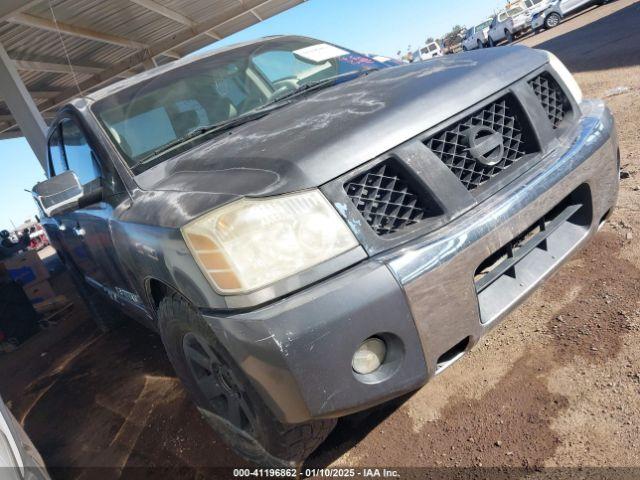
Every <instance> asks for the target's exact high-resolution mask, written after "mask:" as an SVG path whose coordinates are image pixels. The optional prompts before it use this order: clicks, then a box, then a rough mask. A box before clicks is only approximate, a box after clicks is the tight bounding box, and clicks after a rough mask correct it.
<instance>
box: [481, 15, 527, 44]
mask: <svg viewBox="0 0 640 480" xmlns="http://www.w3.org/2000/svg"><path fill="white" fill-rule="evenodd" d="M530 23H531V16H530V15H529V12H528V11H527V9H525V8H522V7H520V6H516V7H513V8H510V9H509V10H503V11H502V12H500V13H498V15H496V16H495V17H494V18H493V21H492V22H491V26H490V27H489V34H488V36H489V38H488V42H489V46H490V47H495V46H496V45H499V44H500V43H501V42H502V41H506V42H507V43H511V42H513V39H514V38H515V37H516V36H517V35H519V34H520V33H522V32H524V31H525V30H527V28H529V24H530Z"/></svg>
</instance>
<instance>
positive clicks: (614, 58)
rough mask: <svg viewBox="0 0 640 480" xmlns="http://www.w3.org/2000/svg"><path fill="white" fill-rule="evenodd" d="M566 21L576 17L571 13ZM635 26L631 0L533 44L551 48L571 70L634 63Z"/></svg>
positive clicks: (637, 60) (638, 35)
mask: <svg viewBox="0 0 640 480" xmlns="http://www.w3.org/2000/svg"><path fill="white" fill-rule="evenodd" d="M570 21H576V22H579V21H580V19H579V18H575V17H574V18H572V19H571V20H570ZM638 26H640V3H635V4H633V5H629V6H628V7H626V8H623V9H621V10H618V11H616V12H614V13H611V14H609V15H607V16H605V17H602V18H600V19H598V20H596V21H594V22H591V23H588V24H586V25H584V26H581V27H579V28H576V29H574V30H571V31H570V32H567V33H565V34H563V35H558V36H557V37H554V38H552V39H551V40H547V41H545V42H543V43H540V44H538V45H536V48H540V49H542V50H549V51H551V52H553V53H554V54H556V55H557V56H558V57H559V58H560V59H561V60H562V61H563V62H565V63H566V65H567V67H568V68H569V70H571V71H572V72H574V73H575V72H585V71H593V70H608V69H612V68H620V67H630V66H635V65H639V64H640V48H638V47H639V46H640V28H638ZM557 28H562V27H557ZM614 49H615V51H612V50H614Z"/></svg>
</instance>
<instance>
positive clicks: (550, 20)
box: [547, 15, 558, 28]
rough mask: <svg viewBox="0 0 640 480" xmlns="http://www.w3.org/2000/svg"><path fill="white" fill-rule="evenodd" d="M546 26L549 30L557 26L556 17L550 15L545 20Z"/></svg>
mask: <svg viewBox="0 0 640 480" xmlns="http://www.w3.org/2000/svg"><path fill="white" fill-rule="evenodd" d="M547 25H548V26H549V27H551V28H553V27H555V26H557V25H558V17H557V16H556V15H551V16H549V17H548V18H547Z"/></svg>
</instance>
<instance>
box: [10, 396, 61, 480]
mask: <svg viewBox="0 0 640 480" xmlns="http://www.w3.org/2000/svg"><path fill="white" fill-rule="evenodd" d="M0 479H2V480H51V478H50V477H49V474H48V473H47V470H46V468H45V466H44V462H43V461H42V457H41V456H40V454H39V453H38V451H37V450H36V447H34V446H33V443H31V440H29V437H28V436H27V434H26V433H25V431H24V430H23V429H22V427H21V426H20V424H19V423H18V421H17V420H16V419H15V417H14V416H13V415H12V414H11V412H10V411H9V409H8V408H7V406H6V405H5V404H4V403H3V401H2V399H1V398H0Z"/></svg>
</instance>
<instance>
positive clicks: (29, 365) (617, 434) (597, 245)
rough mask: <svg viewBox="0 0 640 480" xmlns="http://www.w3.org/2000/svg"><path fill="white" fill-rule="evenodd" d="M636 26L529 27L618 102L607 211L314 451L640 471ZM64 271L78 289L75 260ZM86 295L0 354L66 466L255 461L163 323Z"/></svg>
mask: <svg viewBox="0 0 640 480" xmlns="http://www.w3.org/2000/svg"><path fill="white" fill-rule="evenodd" d="M639 26H640V3H638V2H637V1H631V0H618V1H616V2H613V3H611V4H609V5H606V6H603V7H598V8H592V9H589V10H587V11H586V12H583V13H581V14H579V15H577V16H575V17H574V18H572V19H570V20H568V21H566V22H565V23H563V24H562V25H561V26H559V27H557V28H556V29H554V30H552V31H549V32H544V33H541V34H539V35H535V36H529V37H528V38H526V39H524V40H523V41H522V43H524V44H526V45H529V46H537V47H539V48H544V49H548V50H551V51H553V52H554V53H555V54H556V55H557V56H558V57H560V58H561V59H562V60H563V61H564V62H565V63H566V64H567V65H568V66H569V68H570V70H572V71H573V72H575V73H576V77H577V79H578V82H579V83H580V84H581V86H582V88H583V90H584V92H585V96H586V97H600V98H605V99H606V102H607V103H608V105H609V106H610V108H611V109H612V110H613V112H614V114H615V117H616V121H617V126H618V132H619V137H620V145H621V146H620V148H621V153H622V166H623V173H622V177H623V179H622V183H621V191H620V200H619V204H618V208H617V209H616V211H615V212H614V214H613V217H612V218H611V221H610V222H609V224H608V225H607V226H605V228H604V229H603V230H602V231H601V232H600V233H599V234H598V235H597V237H596V238H595V240H594V241H593V242H591V243H590V244H589V246H588V247H587V248H586V249H584V250H583V251H582V252H580V253H579V254H578V255H576V256H575V257H574V258H573V259H572V260H571V261H570V262H569V263H568V264H567V265H566V266H564V267H563V268H562V269H561V270H560V271H559V272H558V273H557V274H556V275H555V276H554V277H553V278H552V279H551V280H550V281H548V282H547V283H546V284H545V285H544V286H543V287H542V288H541V289H539V290H538V291H537V292H536V293H535V294H534V295H533V296H532V297H531V298H530V299H529V300H528V301H527V302H526V303H525V304H523V305H522V306H521V307H520V308H519V309H517V310H516V311H515V312H514V313H512V314H511V315H510V316H509V318H508V319H507V320H506V321H505V322H504V323H503V324H502V325H501V326H500V327H499V328H497V329H496V330H495V331H494V332H493V333H492V335H490V336H489V337H488V338H486V339H485V340H484V341H483V342H482V343H481V344H480V345H479V346H478V347H477V348H476V349H475V350H473V351H472V352H471V353H470V354H468V355H467V356H466V357H464V358H463V359H462V360H461V361H459V362H458V363H457V364H455V365H454V366H452V367H451V368H449V369H448V370H447V372H446V373H445V374H443V375H441V376H439V377H437V378H435V379H434V380H433V381H432V382H430V383H429V384H428V385H427V386H426V387H424V388H423V389H421V390H420V391H418V392H417V393H415V394H414V395H413V396H412V397H411V398H409V399H408V400H406V401H405V402H404V403H402V404H401V405H400V406H399V407H398V406H396V407H394V408H391V407H389V408H386V409H381V410H380V411H378V412H375V413H373V414H372V415H371V416H369V417H368V418H364V419H362V418H358V419H353V418H352V419H346V420H344V421H341V422H340V424H339V425H338V427H337V428H336V430H335V431H334V432H333V433H332V435H331V436H330V437H329V439H328V440H327V441H326V442H325V443H324V444H323V445H322V446H321V447H320V448H319V450H318V451H317V452H316V453H315V454H314V455H313V457H312V458H311V459H310V460H309V465H313V466H343V467H344V466H353V467H365V466H367V467H370V466H380V467H392V466H395V467H434V468H441V467H465V468H469V469H470V470H464V472H471V473H470V475H471V476H474V475H476V476H477V475H482V472H486V470H479V467H495V470H492V472H493V473H494V474H497V472H504V471H509V467H527V468H534V469H540V468H543V467H596V466H599V467H603V466H604V467H636V468H638V470H624V471H622V470H616V471H606V472H608V473H607V475H605V477H606V478H613V477H614V476H615V475H617V476H616V477H615V478H622V476H620V475H621V472H622V473H624V474H626V475H629V476H628V477H625V478H640V215H639V214H638V212H640V29H639V28H638V27H639ZM56 287H57V288H58V290H59V291H66V292H68V293H69V294H70V295H73V293H72V289H71V287H70V285H69V281H68V279H67V278H66V274H61V275H60V276H58V278H57V279H56ZM75 300H76V302H75V304H76V306H75V307H74V310H73V312H72V314H70V315H68V316H67V317H66V318H65V319H64V320H61V321H60V322H59V323H58V325H56V326H54V327H52V328H50V329H49V330H47V331H44V332H41V333H40V334H38V335H37V336H36V337H34V338H33V339H31V340H30V341H29V342H28V343H27V344H26V345H24V346H23V347H22V348H20V349H19V350H17V351H16V352H13V353H11V354H9V355H4V356H2V357H0V371H2V372H3V374H4V375H3V380H2V381H1V382H0V393H1V394H2V396H3V398H4V399H5V401H8V402H9V403H10V405H11V408H12V410H13V412H14V414H15V415H16V417H17V418H18V419H19V420H20V421H22V422H23V424H24V426H25V428H26V430H27V432H28V433H29V435H30V436H31V438H32V440H33V441H34V443H35V445H36V446H37V447H38V449H39V450H40V452H41V453H42V455H43V457H44V459H45V461H46V463H47V464H48V465H49V466H50V467H54V472H55V475H56V478H74V479H75V478H83V479H84V478H86V479H93V478H118V476H119V475H120V473H121V470H120V469H122V468H123V467H125V466H126V467H132V466H133V467H135V466H139V467H150V466H151V467H156V468H157V470H155V472H154V473H155V478H165V477H166V478H194V470H193V469H194V468H195V469H196V472H197V471H199V472H200V474H201V477H200V478H209V477H210V476H211V471H208V470H207V467H212V466H233V467H236V466H243V465H247V464H246V463H245V462H244V461H242V460H240V459H239V458H237V457H236V456H235V455H234V454H233V453H232V452H230V451H229V449H228V448H227V447H226V446H225V444H224V443H223V442H222V441H221V440H220V439H219V438H217V437H216V435H215V434H214V433H212V432H211V431H210V430H209V428H208V427H207V426H206V425H205V424H204V422H203V421H202V420H201V419H200V417H199V416H198V414H197V412H196V410H195V408H194V407H193V406H192V404H191V403H190V402H189V400H188V399H187V398H186V395H185V393H184V391H183V389H182V387H181V386H180V384H179V383H178V381H177V380H176V378H175V377H174V374H173V372H172V369H171V366H170V365H169V363H168V361H167V360H166V358H165V356H164V353H163V350H162V345H161V343H160V340H159V338H158V337H157V336H156V335H155V334H153V333H150V332H149V331H147V330H145V329H144V328H143V327H141V326H137V325H135V324H132V325H131V326H130V327H129V328H127V329H121V330H119V331H116V332H113V333H111V334H108V335H103V334H100V333H99V332H97V331H96V330H95V328H94V327H93V326H92V324H91V323H90V322H88V321H87V312H86V310H85V309H84V308H83V306H82V303H81V301H80V300H79V299H77V298H76V299H75ZM114 466H115V467H116V469H115V470H114V469H113V467H114ZM56 467H60V468H56ZM95 467H110V468H106V469H104V470H100V469H97V468H95ZM165 469H166V470H165ZM434 471H437V470H434ZM129 472H130V470H129ZM163 472H164V473H167V472H170V473H167V475H162V473H163ZM432 472H433V471H432ZM457 472H463V470H457ZM478 472H480V473H478ZM557 472H561V473H559V475H560V476H559V477H558V478H568V477H569V476H571V477H573V475H574V474H576V475H577V474H580V475H581V476H582V477H587V478H588V475H586V473H585V472H584V471H580V470H570V471H568V470H557ZM534 473H535V472H534ZM609 475H610V476H609ZM474 478H475V477H474ZM532 478H535V475H534V476H533V477H532Z"/></svg>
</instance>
